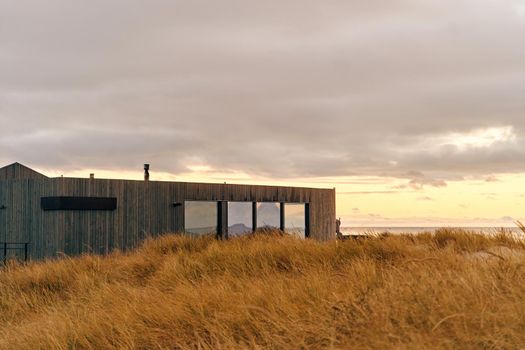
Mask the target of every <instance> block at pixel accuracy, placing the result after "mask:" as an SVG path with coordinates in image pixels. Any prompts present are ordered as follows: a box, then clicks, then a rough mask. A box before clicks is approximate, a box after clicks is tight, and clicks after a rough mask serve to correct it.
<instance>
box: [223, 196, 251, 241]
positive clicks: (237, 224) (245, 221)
mask: <svg viewBox="0 0 525 350" xmlns="http://www.w3.org/2000/svg"><path fill="white" fill-rule="evenodd" d="M252 207H253V204H252V202H228V236H230V237H235V236H242V235H245V234H249V233H251V232H252V230H253V227H252V226H253V216H252Z"/></svg>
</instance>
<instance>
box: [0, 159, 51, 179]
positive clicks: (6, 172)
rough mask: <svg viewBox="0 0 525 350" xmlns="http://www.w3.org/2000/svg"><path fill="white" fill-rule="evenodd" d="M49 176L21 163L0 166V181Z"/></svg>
mask: <svg viewBox="0 0 525 350" xmlns="http://www.w3.org/2000/svg"><path fill="white" fill-rule="evenodd" d="M46 178H47V177H46V176H45V175H43V174H40V173H39V172H36V171H34V170H33V169H31V168H28V167H26V166H25V165H22V164H20V163H13V164H11V165H8V166H5V167H2V168H0V181H2V180H14V179H46Z"/></svg>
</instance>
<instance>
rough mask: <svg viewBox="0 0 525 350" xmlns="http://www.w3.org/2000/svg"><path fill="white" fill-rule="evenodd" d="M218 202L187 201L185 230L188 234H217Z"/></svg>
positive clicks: (185, 204) (185, 205) (185, 206)
mask: <svg viewBox="0 0 525 350" xmlns="http://www.w3.org/2000/svg"><path fill="white" fill-rule="evenodd" d="M217 215H218V214H217V202H201V201H186V202H185V203H184V225H185V227H184V230H185V231H186V232H188V233H195V234H199V235H201V234H207V233H217V219H218V217H217Z"/></svg>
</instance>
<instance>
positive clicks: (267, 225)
mask: <svg viewBox="0 0 525 350" xmlns="http://www.w3.org/2000/svg"><path fill="white" fill-rule="evenodd" d="M280 227H281V207H280V203H257V228H263V229H279V228H280Z"/></svg>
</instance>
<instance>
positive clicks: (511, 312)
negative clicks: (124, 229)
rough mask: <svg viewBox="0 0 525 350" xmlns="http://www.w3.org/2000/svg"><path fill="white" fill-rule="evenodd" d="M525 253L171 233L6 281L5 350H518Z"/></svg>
mask: <svg viewBox="0 0 525 350" xmlns="http://www.w3.org/2000/svg"><path fill="white" fill-rule="evenodd" d="M520 347H521V348H524V347H525V244H524V242H523V241H521V240H520V239H519V238H515V237H514V238H513V237H512V236H511V235H510V234H505V233H500V234H495V235H494V236H491V237H488V236H483V235H480V234H475V233H469V232H465V231H460V230H452V229H443V230H441V231H439V232H437V233H436V234H428V233H427V234H424V233H423V234H419V235H413V236H388V235H384V236H381V235H379V236H377V237H375V238H370V239H363V240H349V241H344V242H337V243H336V242H329V243H319V242H315V241H311V240H306V241H301V240H298V239H294V238H291V237H279V236H277V235H254V236H253V237H250V238H239V239H231V240H229V241H217V240H215V239H213V238H211V237H202V238H189V237H185V236H180V235H166V236H164V237H161V238H158V239H155V240H150V241H147V242H146V243H145V244H144V245H143V246H142V247H141V248H140V249H138V250H137V251H135V252H130V253H125V254H124V253H114V254H111V255H109V256H105V257H100V256H82V257H79V258H72V259H61V260H57V261H47V262H34V263H30V264H28V265H25V266H24V265H16V264H11V265H9V266H8V267H7V268H6V269H4V270H3V271H0V349H171V348H173V349H244V348H249V349H352V348H355V349H421V348H426V349H515V348H520Z"/></svg>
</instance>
